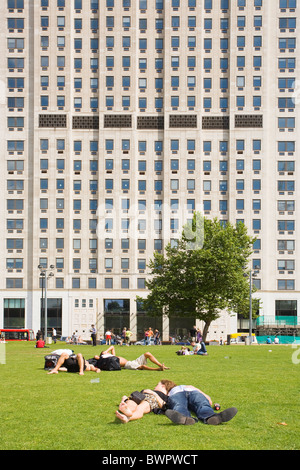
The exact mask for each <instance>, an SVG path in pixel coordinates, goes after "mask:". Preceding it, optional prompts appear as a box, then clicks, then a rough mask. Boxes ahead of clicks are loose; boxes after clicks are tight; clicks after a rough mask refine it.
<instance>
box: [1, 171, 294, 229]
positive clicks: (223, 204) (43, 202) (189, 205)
mask: <svg viewBox="0 0 300 470" xmlns="http://www.w3.org/2000/svg"><path fill="white" fill-rule="evenodd" d="M92 183H93V182H92ZM291 183H292V184H291V186H289V184H290V182H289V181H280V182H278V191H280V192H282V191H283V192H285V191H288V192H293V191H294V182H291ZM236 185H237V189H238V187H244V180H237V182H236ZM238 190H241V189H238ZM211 202H212V201H211V200H207V199H205V200H204V201H203V208H204V211H211ZM81 203H82V201H81V199H75V200H74V201H73V209H74V210H81ZM120 204H121V209H122V211H124V212H128V211H129V210H130V199H121V201H120ZM150 205H151V207H152V208H153V210H154V211H159V212H162V211H163V210H164V209H165V208H166V203H163V201H162V200H160V199H156V200H153V203H152V204H150ZM244 206H245V200H244V199H237V200H236V209H237V210H244ZM148 207H149V202H148ZM195 207H196V204H195V199H187V200H186V210H187V211H194V210H195ZM64 208H65V200H64V199H63V198H57V199H56V209H57V210H58V211H62V210H64ZM104 208H105V210H106V212H112V211H113V210H114V200H113V199H105V201H104ZM168 208H169V210H170V211H172V212H173V213H176V212H177V211H178V210H179V209H180V204H179V200H178V199H170V205H169V207H168ZM40 209H41V210H42V211H46V210H47V209H48V199H45V198H41V199H40ZM89 209H90V210H93V211H95V210H96V209H97V205H96V204H95V201H94V200H90V201H89ZM7 210H8V211H9V213H13V211H15V210H16V211H18V212H19V213H21V212H22V211H23V210H24V201H23V199H8V200H7ZM136 210H137V211H139V213H143V212H145V211H146V210H147V201H146V199H138V201H137V204H136ZM219 210H220V211H224V210H225V211H227V201H226V200H221V201H219ZM252 210H254V211H260V210H261V199H253V200H252ZM277 210H278V212H280V213H284V212H291V213H292V212H294V211H295V201H294V200H279V201H277ZM110 220H111V221H112V222H110V224H112V223H113V219H110Z"/></svg>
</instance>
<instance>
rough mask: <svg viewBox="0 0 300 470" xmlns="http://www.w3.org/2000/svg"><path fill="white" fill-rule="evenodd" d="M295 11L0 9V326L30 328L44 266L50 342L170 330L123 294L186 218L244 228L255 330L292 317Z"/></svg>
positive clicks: (130, 1) (220, 332)
mask: <svg viewBox="0 0 300 470" xmlns="http://www.w3.org/2000/svg"><path fill="white" fill-rule="evenodd" d="M298 3H299V1H297V0H164V1H163V0H30V1H28V0H4V1H2V2H1V4H0V14H1V19H0V22H1V31H0V35H1V44H2V54H1V57H0V71H1V90H0V91H1V93H0V96H1V98H0V106H1V113H0V128H1V133H0V145H1V149H2V150H1V162H0V165H1V171H0V178H1V184H0V195H1V200H2V204H1V209H0V210H1V218H0V227H1V233H2V234H3V238H2V239H1V241H0V253H1V259H2V262H1V278H0V327H14V326H26V327H28V328H33V329H34V330H35V331H36V330H37V329H39V328H40V327H41V326H42V325H43V323H41V298H42V297H43V298H44V295H45V292H44V291H45V283H44V282H43V281H42V278H41V277H40V271H39V269H38V266H42V267H44V268H47V269H48V270H49V267H50V266H52V265H53V266H54V269H53V270H52V271H53V272H54V276H53V277H52V278H49V280H48V282H47V300H48V301H47V304H48V326H49V328H51V327H52V326H55V327H56V328H57V330H58V333H60V334H62V335H63V336H67V335H70V334H72V332H73V331H78V333H79V334H81V335H82V336H83V337H88V336H89V330H90V326H91V324H92V323H95V324H96V325H97V330H98V333H100V334H103V333H104V331H105V329H107V328H114V329H115V332H119V331H120V329H121V328H122V327H123V326H130V329H131V330H132V331H133V333H134V338H135V337H137V338H138V339H140V337H141V336H142V335H143V330H144V328H147V327H149V326H151V327H152V328H159V329H160V330H161V331H162V332H163V335H164V339H168V338H169V334H171V335H175V334H179V335H183V334H185V333H186V329H187V330H189V328H191V327H192V326H193V322H194V320H193V319H190V320H186V321H185V322H183V321H182V320H180V319H178V320H176V319H173V320H170V322H169V321H168V320H167V319H165V320H164V321H163V322H162V321H161V320H158V319H152V318H148V317H146V316H145V314H144V312H143V311H142V307H141V306H140V305H137V303H136V301H135V298H136V295H137V294H139V295H146V294H147V292H146V290H145V279H146V278H147V267H146V266H147V263H148V261H149V259H151V258H152V256H153V251H154V250H163V249H164V246H165V244H166V243H167V242H168V241H169V240H172V241H173V242H175V241H176V239H177V238H179V236H180V234H181V229H182V225H183V223H185V222H186V220H187V219H189V218H192V215H193V211H195V210H203V211H204V214H205V215H206V216H208V217H218V218H219V219H220V220H221V221H223V222H224V223H225V222H226V221H230V222H232V223H235V222H236V221H239V220H242V221H243V222H244V223H245V224H246V225H247V227H248V228H249V232H250V233H251V234H253V235H255V236H256V237H257V242H256V243H255V246H254V253H253V260H252V263H253V269H255V270H256V271H258V273H257V276H256V277H255V278H254V282H255V283H256V285H257V287H258V289H259V292H258V296H259V298H260V299H261V302H260V314H261V318H260V325H264V324H265V323H267V324H268V325H269V324H276V323H278V321H279V322H282V320H283V323H286V322H285V320H287V319H289V320H288V321H292V322H295V324H296V325H297V324H298V325H299V314H298V306H299V302H300V293H299V289H300V268H299V265H298V262H297V260H298V259H299V254H300V253H299V250H300V246H299V245H300V244H299V220H300V212H299V211H300V207H299V204H298V201H299V185H298V181H299V177H298V176H300V167H299V165H298V163H297V156H298V154H299V148H298V147H299V145H298V143H297V138H298V133H297V125H298V121H299V90H300V85H299V84H300V81H299V80H300V62H299V57H298V55H299V54H298V53H297V49H298V47H299V24H298V22H299V18H298V17H299V5H298ZM297 221H298V222H297ZM221 223H222V222H221ZM49 272H50V270H49V271H48V272H47V274H48V273H49ZM282 317H283V318H282ZM221 324H222V326H217V325H216V326H215V328H216V329H214V326H212V328H211V332H210V333H211V335H212V336H219V337H220V336H223V337H224V336H226V334H227V333H229V332H231V331H230V330H231V329H232V327H233V326H232V324H231V320H230V319H228V321H225V320H224V322H221ZM224 329H226V331H224ZM228 330H229V331H228Z"/></svg>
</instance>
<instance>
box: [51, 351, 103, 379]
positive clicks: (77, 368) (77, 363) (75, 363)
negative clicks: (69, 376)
mask: <svg viewBox="0 0 300 470" xmlns="http://www.w3.org/2000/svg"><path fill="white" fill-rule="evenodd" d="M58 371H67V372H79V375H84V371H92V372H97V373H99V372H101V371H100V369H98V368H97V367H95V366H93V365H92V364H89V362H88V361H86V360H85V359H84V357H83V356H82V354H80V353H79V354H76V357H70V355H69V354H68V353H66V352H63V353H62V354H61V356H60V357H59V359H58V361H57V364H56V366H55V367H54V369H52V370H50V372H48V375H51V374H58Z"/></svg>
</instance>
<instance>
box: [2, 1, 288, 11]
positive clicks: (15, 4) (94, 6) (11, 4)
mask: <svg viewBox="0 0 300 470" xmlns="http://www.w3.org/2000/svg"><path fill="white" fill-rule="evenodd" d="M86 4H88V2H86ZM150 4H151V6H152V1H151V3H150ZM218 4H219V6H220V8H221V9H222V10H228V8H229V0H220V1H219V2H218ZM67 5H68V3H67ZM117 5H119V3H117ZM138 5H139V9H140V10H143V11H144V10H147V8H148V0H139V4H138ZM251 5H253V6H254V7H256V8H261V7H262V6H263V0H251ZM40 6H41V8H43V9H45V8H48V7H49V0H41V1H40ZM56 6H57V8H59V9H63V8H65V6H66V2H65V0H57V2H56ZM114 6H115V0H106V8H109V9H111V8H114ZM171 6H172V8H179V7H180V6H183V7H189V8H196V7H197V6H199V1H198V2H197V0H181V1H180V0H172V3H171ZM213 6H215V3H214V4H213V0H204V5H203V7H204V9H205V10H212V8H213ZM237 6H238V7H239V8H240V9H243V8H246V6H247V4H246V0H237ZM88 7H89V8H90V9H91V10H98V9H99V0H90V2H89V4H88ZM122 7H123V8H126V9H127V8H130V7H131V0H122ZM296 7H297V0H279V8H281V9H286V8H290V9H294V8H296ZM7 8H8V9H10V10H13V9H18V10H23V9H24V0H7ZM82 8H83V1H82V0H74V9H75V10H82ZM163 8H164V0H155V9H156V10H162V9H163Z"/></svg>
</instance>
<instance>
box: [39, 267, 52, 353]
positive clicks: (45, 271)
mask: <svg viewBox="0 0 300 470" xmlns="http://www.w3.org/2000/svg"><path fill="white" fill-rule="evenodd" d="M38 268H39V270H40V276H41V277H42V279H43V281H42V282H44V279H45V306H44V311H45V335H44V341H45V344H46V341H47V329H48V305H47V281H48V279H49V278H50V277H53V276H54V273H53V272H52V269H54V266H53V264H51V265H50V266H49V269H47V268H45V267H44V266H42V265H41V264H39V265H38ZM49 271H50V272H49ZM48 272H49V274H48Z"/></svg>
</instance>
